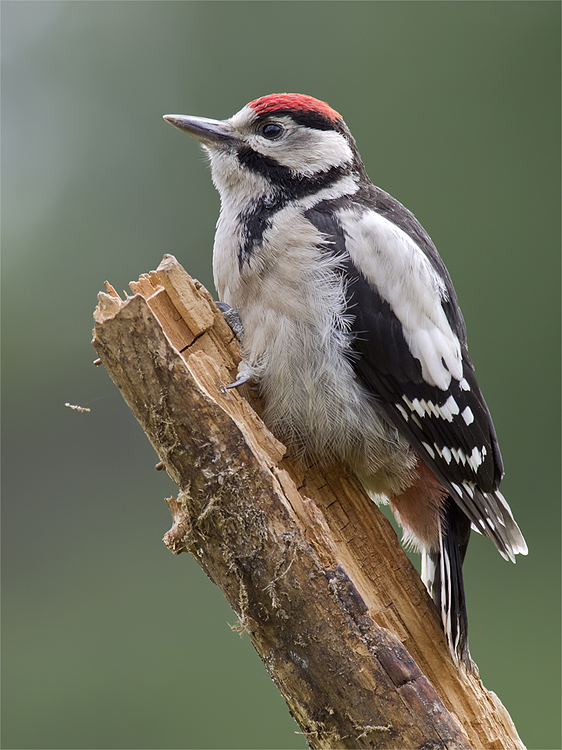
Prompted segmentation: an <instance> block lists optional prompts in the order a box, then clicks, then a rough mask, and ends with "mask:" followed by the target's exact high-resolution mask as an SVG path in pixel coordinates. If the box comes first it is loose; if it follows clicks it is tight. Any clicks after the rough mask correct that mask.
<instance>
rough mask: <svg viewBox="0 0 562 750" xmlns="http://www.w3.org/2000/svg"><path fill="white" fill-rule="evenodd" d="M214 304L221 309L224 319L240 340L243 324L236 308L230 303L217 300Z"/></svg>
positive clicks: (242, 333)
mask: <svg viewBox="0 0 562 750" xmlns="http://www.w3.org/2000/svg"><path fill="white" fill-rule="evenodd" d="M216 305H217V307H218V308H219V310H220V311H221V313H222V317H223V318H224V319H225V321H226V323H227V325H228V327H229V328H230V330H231V331H232V333H233V334H234V335H235V336H236V338H237V339H238V341H242V336H243V335H244V326H243V325H242V321H241V320H240V316H239V315H238V313H237V312H236V310H235V309H234V308H233V307H231V306H230V305H227V304H226V302H217V303H216Z"/></svg>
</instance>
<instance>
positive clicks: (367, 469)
mask: <svg viewBox="0 0 562 750" xmlns="http://www.w3.org/2000/svg"><path fill="white" fill-rule="evenodd" d="M296 334H300V335H296ZM270 342H271V346H270V347H269V350H268V351H267V356H266V359H267V364H266V365H265V367H264V368H263V370H262V372H261V374H260V376H259V383H260V390H261V393H262V396H263V399H264V406H265V409H264V421H265V422H266V424H267V426H268V427H269V428H270V429H271V431H272V432H273V433H274V434H275V435H276V436H277V437H278V438H279V439H280V440H281V441H282V442H284V443H285V444H286V445H287V447H288V448H289V450H290V452H291V453H292V454H293V455H296V456H298V457H303V458H312V459H314V460H317V461H319V462H320V463H322V464H324V465H326V464H329V463H330V462H333V461H339V462H342V463H344V464H345V465H347V466H348V467H349V468H350V469H351V470H352V471H353V472H354V473H356V474H357V475H358V476H359V477H360V478H361V479H362V481H363V482H364V484H365V485H366V486H368V489H369V491H370V492H371V493H372V494H384V495H387V494H396V493H397V492H400V491H402V490H403V489H404V488H405V487H407V486H408V485H409V484H410V482H411V479H412V471H413V468H414V466H415V463H416V458H415V455H414V454H413V452H412V450H411V448H410V446H409V444H408V443H407V442H406V441H405V440H404V438H402V437H401V436H400V434H399V433H398V431H397V430H396V428H395V427H393V426H392V425H391V424H390V423H389V422H388V421H387V420H386V419H385V417H384V415H383V413H382V412H381V410H380V407H379V405H378V401H377V397H376V395H375V394H372V393H369V392H368V391H367V390H366V389H365V388H364V387H363V386H362V385H361V383H360V382H359V381H358V380H357V378H356V376H355V373H354V370H353V366H352V364H351V361H350V359H349V356H346V353H345V347H343V346H342V345H341V344H342V341H341V333H340V332H338V331H334V332H333V340H332V341H331V342H330V337H328V339H327V341H326V345H325V346H322V345H321V343H320V342H319V341H318V336H317V334H316V333H315V332H313V331H307V330H306V328H302V329H301V330H300V331H298V332H295V331H292V333H291V335H290V336H283V329H282V328H281V329H280V330H278V331H277V335H276V336H272V337H271V339H270ZM348 354H349V352H348Z"/></svg>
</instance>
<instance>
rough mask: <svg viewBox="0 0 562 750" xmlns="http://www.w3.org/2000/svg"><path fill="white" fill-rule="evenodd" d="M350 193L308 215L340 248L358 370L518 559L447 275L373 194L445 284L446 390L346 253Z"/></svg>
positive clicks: (422, 238)
mask: <svg viewBox="0 0 562 750" xmlns="http://www.w3.org/2000/svg"><path fill="white" fill-rule="evenodd" d="M374 190H375V191H378V188H374ZM353 199H355V200H357V195H355V196H352V199H349V198H348V199H338V200H337V202H335V201H326V202H324V203H320V204H318V205H317V206H315V207H314V208H313V209H310V210H309V211H308V212H307V214H306V216H307V218H308V219H309V220H310V221H311V222H312V223H313V224H314V225H315V226H316V227H317V229H319V230H320V231H321V232H322V233H324V235H325V237H326V250H327V252H330V253H334V252H335V253H336V254H337V255H338V256H339V257H340V258H341V272H342V273H343V274H344V276H345V279H346V289H347V302H348V309H347V314H348V316H349V318H350V320H351V321H352V322H351V327H350V330H351V332H352V333H353V335H354V341H353V348H354V355H355V356H353V357H352V358H351V361H352V364H353V367H354V369H355V372H356V375H357V377H358V379H359V380H360V381H361V382H362V383H363V385H364V386H365V387H366V388H367V390H368V391H370V392H371V393H373V395H374V396H375V397H376V398H377V403H378V405H379V406H380V408H381V409H382V410H383V412H384V414H385V416H386V418H387V419H388V421H389V422H390V423H392V424H393V425H394V426H395V427H396V428H397V429H398V430H399V431H400V432H401V434H402V435H404V437H406V438H407V439H408V441H409V442H410V443H411V445H412V446H413V447H414V449H415V450H416V452H417V453H418V454H419V455H420V456H421V457H422V458H423V460H424V461H425V462H426V463H427V465H428V466H429V467H430V468H431V469H432V471H433V472H434V473H435V475H436V476H437V477H438V478H439V480H440V481H441V482H442V484H443V486H444V487H446V488H447V490H448V491H449V492H450V494H451V497H452V498H453V499H454V501H455V502H456V503H457V505H458V506H459V507H460V508H461V510H462V511H463V512H464V513H465V514H466V515H467V516H468V518H469V519H470V521H471V522H472V523H473V524H474V526H475V528H476V529H477V530H478V531H480V532H481V533H483V534H485V535H486V536H488V537H490V538H491V539H492V540H493V541H494V543H495V544H496V546H497V548H498V550H499V551H500V553H501V554H502V555H503V556H504V557H509V558H511V559H513V554H514V553H516V552H518V551H521V552H522V551H524V549H526V547H525V543H524V541H523V538H522V536H521V532H520V531H519V529H518V527H517V525H516V524H515V521H514V520H513V517H512V515H511V512H510V510H509V506H508V505H507V503H506V502H505V500H504V499H503V497H502V495H501V493H500V492H499V491H498V486H499V482H500V480H501V478H502V476H503V464H502V459H501V455H500V451H499V447H498V442H497V438H496V433H495V430H494V426H493V423H492V419H491V416H490V412H489V411H488V407H487V406H486V402H485V401H484V398H483V396H482V394H481V392H480V389H479V387H478V384H477V382H476V378H475V375H474V368H473V365H472V362H471V361H470V357H469V355H468V350H467V347H466V330H465V326H464V321H463V318H462V315H461V312H460V308H459V306H458V303H457V300H456V295H455V292H454V289H453V285H452V282H451V279H450V277H449V274H448V272H447V270H446V269H445V266H444V264H443V262H442V261H441V258H440V257H439V255H438V253H437V251H436V250H435V247H434V246H433V244H432V242H431V240H430V239H429V237H428V236H427V234H426V233H425V231H424V230H423V228H422V227H421V225H420V224H419V223H418V222H417V220H416V219H415V218H414V217H413V216H412V214H410V213H409V212H408V211H407V210H406V209H405V208H404V207H403V206H402V205H401V204H400V203H398V201H394V199H392V198H391V197H390V196H388V195H387V194H386V193H383V191H378V192H375V193H372V194H371V195H370V196H369V202H368V206H369V207H372V206H373V205H374V207H375V208H376V210H377V211H380V212H381V213H383V215H384V214H386V218H390V219H391V220H392V221H394V223H396V224H397V225H398V226H400V228H401V229H403V230H404V231H406V232H407V234H408V235H409V236H410V237H411V238H412V239H413V240H414V242H416V244H417V246H418V248H419V249H420V250H421V251H422V252H424V253H425V255H426V257H428V259H429V260H430V262H431V263H432V265H433V266H434V268H436V270H438V272H439V274H440V276H441V278H442V279H443V281H444V282H445V284H446V287H447V292H448V295H447V298H446V299H444V300H443V303H442V305H443V309H444V311H445V314H446V316H447V319H448V321H449V324H450V326H451V329H452V330H453V332H454V333H455V334H456V335H457V337H458V339H459V342H460V344H461V352H462V363H463V378H462V379H461V380H457V379H455V378H454V377H452V378H451V382H450V386H449V387H448V389H447V390H442V389H441V388H439V387H437V386H434V385H430V384H428V383H427V382H426V381H425V380H424V378H423V375H422V367H421V364H420V362H419V360H418V359H416V358H415V357H414V356H413V355H412V353H411V351H410V349H409V347H408V344H407V343H406V340H405V338H404V333H403V329H402V324H401V323H400V321H399V320H398V318H397V317H396V315H394V313H393V312H392V310H391V307H390V305H389V303H388V302H386V301H385V300H384V299H382V297H381V296H380V295H379V293H378V292H377V289H376V288H375V287H374V286H373V284H372V283H370V282H369V281H368V280H367V279H366V278H365V276H364V275H363V274H362V273H361V271H360V269H358V268H357V267H356V266H355V265H354V263H353V262H352V260H351V258H350V256H349V253H348V252H347V251H346V243H345V236H344V232H343V229H342V226H341V225H340V223H339V222H338V220H337V209H338V208H339V207H342V208H343V207H345V203H344V201H346V200H347V201H348V204H347V205H348V206H349V205H351V201H352V200H353ZM377 201H378V203H377ZM364 207H365V206H363V208H364ZM359 208H361V206H359ZM397 216H400V222H398V221H397V220H396V217H397Z"/></svg>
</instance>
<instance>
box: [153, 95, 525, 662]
mask: <svg viewBox="0 0 562 750" xmlns="http://www.w3.org/2000/svg"><path fill="white" fill-rule="evenodd" d="M164 119H165V120H167V121H168V122H169V123H171V124H172V125H174V126H175V127H177V128H179V129H180V130H182V131H183V132H185V133H188V134H189V135H191V136H193V137H194V138H196V139H197V140H198V141H199V142H200V143H201V144H202V146H203V148H204V150H205V151H206V152H207V154H208V156H209V158H210V164H211V173H212V179H213V182H214V184H215V187H216V188H217V190H218V192H219V194H220V199H221V210H220V216H219V220H218V223H217V229H216V236H215V243H214V250H213V272H214V279H215V285H216V288H217V290H218V293H219V296H220V299H221V300H222V301H223V302H224V303H226V304H227V305H228V306H230V307H231V308H233V309H234V310H235V311H236V312H237V313H238V316H239V318H240V321H241V324H242V327H243V335H242V336H241V355H242V362H241V364H240V368H239V377H238V379H237V381H236V382H235V383H234V384H233V385H239V384H241V383H242V382H245V381H247V380H251V381H253V382H254V383H255V384H256V385H257V386H258V387H259V390H260V393H261V395H262V397H263V401H264V404H265V410H264V415H263V417H264V421H265V423H266V424H267V426H268V427H269V428H270V429H271V430H272V432H273V433H274V434H275V435H276V436H277V437H278V438H279V439H280V440H281V441H283V442H284V443H285V444H286V445H287V446H288V447H289V448H290V449H291V451H292V452H293V453H294V454H297V455H300V456H303V457H309V458H314V459H316V460H319V461H320V462H322V463H324V464H326V463H329V462H330V461H331V460H337V461H340V462H343V463H344V464H345V465H346V466H348V467H349V469H350V470H351V471H352V472H353V473H354V474H355V475H356V476H357V477H358V479H359V480H360V481H361V483H362V485H363V487H364V488H365V490H366V491H367V493H368V494H369V495H370V497H371V498H372V499H373V500H374V501H375V502H377V503H386V502H388V503H390V506H391V508H392V511H393V513H394V515H395V517H396V519H397V521H398V523H399V524H400V526H401V527H402V529H403V540H404V542H405V543H407V544H408V545H410V546H412V547H413V548H415V549H416V550H418V551H419V552H421V554H422V578H423V580H424V583H425V585H426V586H427V588H428V590H429V593H430V594H431V596H432V597H433V599H434V601H435V603H436V605H437V607H438V609H439V610H440V613H441V619H442V623H443V629H444V631H445V635H446V638H447V642H448V646H449V649H450V651H451V654H452V656H453V658H454V659H455V661H456V662H457V664H458V665H460V666H462V667H463V668H464V669H466V670H467V671H472V670H473V669H474V665H473V663H472V660H471V658H470V653H469V649H468V635H467V628H468V622H467V614H466V603H465V593H464V585H463V576H462V565H463V561H464V557H465V553H466V549H467V545H468V541H469V537H470V532H471V528H474V529H475V530H476V531H478V532H480V533H481V534H484V535H485V536H487V537H489V538H490V539H491V540H492V541H493V543H494V544H495V545H496V547H497V549H498V550H499V552H500V554H501V555H502V556H503V557H504V558H505V559H509V560H512V561H513V562H515V555H516V554H518V553H519V554H523V555H524V554H527V546H526V544H525V540H524V539H523V536H522V534H521V532H520V530H519V527H518V526H517V524H516V522H515V520H514V519H513V516H512V514H511V511H510V508H509V506H508V504H507V503H506V501H505V499H504V497H503V495H502V494H501V492H500V491H499V484H500V480H501V479H502V476H503V473H504V472H503V464H502V458H501V455H500V450H499V447H498V441H497V438H496V433H495V430H494V426H493V423H492V419H491V416H490V412H489V411H488V407H487V406H486V402H485V401H484V398H483V396H482V393H481V392H480V389H479V387H478V384H477V382H476V378H475V375H474V366H473V364H472V362H471V359H470V356H469V353H468V349H467V338H466V328H465V324H464V320H463V316H462V313H461V310H460V307H459V304H458V301H457V296H456V294H455V290H454V288H453V284H452V281H451V278H450V276H449V273H448V272H447V269H446V268H445V265H444V263H443V261H442V260H441V257H440V256H439V254H438V252H437V250H436V248H435V246H434V244H433V242H432V241H431V239H430V237H429V235H428V234H427V232H426V231H425V230H424V228H423V227H422V226H421V224H420V223H419V222H418V221H417V219H416V218H415V217H414V216H413V214H412V213H410V211H408V210H407V209H406V208H405V207H404V206H403V205H402V204H400V203H399V202H398V201H397V200H395V199H394V198H392V197H391V196H390V195H389V194H388V193H385V192H384V191H383V190H381V189H380V188H378V187H376V186H375V185H373V183H372V182H371V181H370V179H369V177H368V176H367V172H366V170H365V167H364V165H363V162H362V160H361V156H360V155H359V151H358V149H357V146H356V143H355V140H354V138H353V136H352V135H351V133H350V131H349V129H348V127H347V126H346V124H345V123H344V121H343V119H342V117H341V115H339V114H338V112H336V111H335V110H334V109H332V108H331V107H330V106H329V105H328V104H326V103H325V102H322V101H319V100H318V99H315V98H313V97H311V96H305V95H302V94H271V95H268V96H263V97H261V98H259V99H255V100H254V101H252V102H250V103H249V104H247V105H246V106H245V107H243V108H242V109H241V110H240V111H239V112H237V113H236V114H235V115H234V116H232V117H231V118H230V119H227V120H211V119H207V118H202V117H191V116H185V115H165V117H164Z"/></svg>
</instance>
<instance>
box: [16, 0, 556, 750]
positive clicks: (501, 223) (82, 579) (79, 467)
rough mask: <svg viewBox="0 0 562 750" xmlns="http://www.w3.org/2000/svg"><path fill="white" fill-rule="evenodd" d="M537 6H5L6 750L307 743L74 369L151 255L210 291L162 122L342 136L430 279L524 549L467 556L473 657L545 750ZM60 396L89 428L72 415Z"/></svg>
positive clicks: (549, 56)
mask: <svg viewBox="0 0 562 750" xmlns="http://www.w3.org/2000/svg"><path fill="white" fill-rule="evenodd" d="M559 16H560V5H559V4H558V3H556V2H390V3H387V2H358V3H356V2H136V1H133V2H6V1H5V2H3V3H2V57H3V77H2V84H3V89H2V105H3V107H2V135H3V142H2V146H3V149H2V182H3V198H4V201H3V279H2V281H3V304H4V316H3V322H4V337H3V346H4V357H3V376H4V377H3V387H4V414H3V417H4V419H3V429H4V442H3V446H4V456H3V459H4V460H3V469H4V503H3V511H4V512H3V532H4V540H3V562H4V564H3V603H4V606H3V747H5V748H220V747H223V748H258V747H261V748H303V747H305V741H304V738H303V737H302V735H299V734H296V732H297V731H298V727H297V726H296V724H295V723H294V722H293V720H292V719H291V718H290V716H289V714H288V711H287V709H286V707H285V704H284V702H283V700H282V698H281V697H280V695H279V694H278V692H277V690H276V688H275V687H274V686H273V683H272V682H271V681H270V679H269V677H268V676H267V673H266V672H265V669H264V668H263V667H262V665H261V662H260V661H259V659H258V657H257V656H256V654H255V653H254V651H253V649H252V647H251V645H250V642H249V640H248V638H247V637H244V638H242V639H241V638H240V637H239V636H238V635H237V634H236V633H233V632H232V631H231V630H230V628H229V623H230V624H231V625H232V624H234V623H235V622H236V617H235V615H234V614H233V613H232V612H231V611H230V609H229V608H228V606H227V605H226V603H225V602H224V601H223V599H222V596H221V594H220V592H219V591H218V589H216V588H215V587H214V586H213V585H212V584H211V583H210V582H209V581H208V580H207V579H206V578H205V576H204V575H203V574H202V572H201V571H200V569H199V568H198V566H197V564H196V563H195V562H194V561H193V560H192V559H191V558H189V557H188V556H187V555H182V556H181V557H179V558H175V557H173V556H172V555H171V554H170V553H169V552H168V551H167V550H166V549H165V547H164V545H163V544H162V543H161V541H160V539H161V537H162V535H163V534H164V532H165V531H166V530H167V529H168V528H169V525H170V517H169V512H168V510H167V507H166V505H165V502H164V497H166V496H167V495H169V494H172V493H173V492H174V487H173V486H172V484H171V482H170V480H169V479H168V478H167V477H166V476H165V475H164V474H161V473H157V472H155V471H154V464H155V463H156V461H157V457H156V456H155V454H154V453H153V451H152V449H151V447H150V445H149V443H148V441H147V440H146V438H145V436H144V435H143V433H142V431H141V429H140V427H139V426H138V425H137V423H136V422H135V420H134V418H133V417H132V415H131V414H130V412H129V411H128V409H127V408H126V406H125V404H124V403H123V401H122V399H121V397H120V395H119V393H118V392H117V390H116V388H115V387H114V386H113V384H112V383H111V382H110V380H109V377H108V376H107V374H106V373H105V372H104V370H103V369H96V368H94V367H93V366H92V360H93V359H94V357H95V354H94V351H93V349H92V348H91V346H90V339H91V329H92V311H93V309H94V306H95V304H96V293H97V291H98V290H99V289H101V288H102V285H103V281H104V280H105V279H106V278H107V279H109V280H110V281H111V283H112V284H114V285H115V287H116V288H117V289H119V290H121V289H125V288H127V283H128V281H129V280H131V279H136V278H137V277H138V275H139V274H140V273H143V272H146V271H149V270H150V269H152V268H155V267H156V266H157V265H158V263H159V261H160V259H161V257H162V255H163V254H164V253H174V254H175V255H176V256H177V257H178V259H179V260H180V261H181V262H183V264H184V265H185V266H186V268H187V269H188V271H189V272H190V273H191V274H192V275H194V276H196V277H197V278H199V279H200V280H201V281H202V282H203V283H204V284H206V285H207V286H209V288H211V289H212V277H211V247H212V241H213V233H214V223H215V220H216V216H217V213H218V207H219V204H218V197H217V195H216V194H215V192H214V189H213V187H212V185H211V180H210V177H209V172H208V168H207V166H206V163H205V159H204V158H203V156H202V154H201V153H200V151H199V149H198V147H197V144H196V143H195V142H194V141H192V140H191V139H189V138H186V137H185V136H183V135H181V134H180V133H178V132H177V131H176V130H174V129H173V128H171V127H170V126H169V125H167V124H166V123H164V121H163V120H162V118H161V116H162V115H163V114H165V113H168V112H174V113H175V112H179V113H183V114H196V115H203V116H208V117H216V118H224V117H228V116H230V115H231V114H233V113H234V112H235V111H237V110H238V109H240V108H241V107H242V106H243V105H244V104H245V103H246V102H247V101H249V100H251V99H253V98H255V97H257V96H260V95H263V94H266V93H271V92H277V91H298V92H302V93H308V94H312V95H314V96H316V97H319V98H321V99H325V100H327V101H328V102H330V104H331V105H332V106H333V107H335V108H336V109H337V110H338V111H340V112H341V113H343V115H344V117H345V119H346V121H347V123H348V125H349V126H350V128H351V130H352V132H353V133H354V135H355V136H356V139H357V141H358V144H359V148H360V150H361V153H362V155H363V158H364V161H365V163H366V165H367V169H368V171H369V174H370V176H371V178H372V179H373V181H374V182H375V183H376V184H378V185H380V186H381V187H383V188H384V189H386V190H388V191H389V192H390V193H392V194H393V195H394V196H396V197H397V198H398V199H399V200H400V201H402V202H403V203H405V204H406V205H407V206H408V207H409V208H410V209H411V210H413V211H414V213H415V214H416V215H417V216H418V218H419V219H420V220H421V221H422V223H423V224H424V225H425V227H426V228H427V230H428V231H429V233H430V234H431V235H432V237H433V239H434V240H435V242H436V244H437V247H438V248H439V250H440V252H441V254H442V256H443V258H444V260H445V262H446V264H447V265H448V267H449V270H450V272H451V275H452V277H453V280H454V281H455V285H456V288H457V292H458V296H459V298H460V301H461V304H462V307H463V310H464V314H465V318H466V321H467V325H468V330H469V343H470V347H471V353H472V357H473V360H474V361H475V364H476V368H477V373H478V376H479V380H480V384H481V386H482V389H483V390H484V392H485V394H486V398H487V400H488V403H489V405H490V407H491V410H492V413H493V415H494V419H495V423H496V427H497V431H498V434H499V437H500V443H501V445H502V450H503V455H504V459H505V464H506V468H507V476H506V479H505V482H504V485H503V488H504V491H505V495H506V496H507V498H508V500H509V502H510V504H511V507H512V508H513V510H514V513H515V516H516V518H517V520H518V521H519V524H520V526H521V528H522V529H523V531H524V533H525V536H526V538H527V541H528V543H529V548H530V555H529V557H528V558H526V559H519V561H518V563H517V565H516V566H514V565H511V564H508V563H506V562H504V561H503V560H502V559H501V558H500V556H499V555H498V554H497V552H496V551H495V550H494V548H493V545H492V544H490V543H489V542H488V541H487V540H484V539H481V538H479V537H476V535H474V536H475V537H476V538H474V540H473V542H472V544H471V549H470V551H469V555H468V559H467V563H466V566H465V568H466V584H467V592H468V601H469V614H470V627H471V650H472V654H473V656H474V658H475V660H476V661H477V663H478V664H479V666H480V671H481V676H482V679H483V681H484V684H485V685H486V686H487V687H488V688H489V689H491V690H494V691H495V692H497V693H498V695H499V696H500V698H501V700H502V701H503V702H504V704H505V705H506V707H507V708H508V710H509V711H510V712H511V714H512V717H513V719H514V721H515V723H516V725H517V727H518V730H519V732H520V734H521V737H522V739H523V741H524V742H525V743H526V744H527V746H528V747H529V748H559V747H560V736H559V714H560V694H559V684H560V681H559V676H560V524H559V505H560V503H559V457H560V445H559V431H558V415H559V408H558V406H559V392H560V390H559V380H558V363H559V356H558V355H559V351H558V350H559V344H558V342H559V330H558V321H559V163H560V158H559V157H560V154H559V102H560V93H559V91H560V89H559V84H560V81H559V45H560V42H559V28H560V25H559V22H560V17H559ZM65 402H71V403H74V404H80V405H82V406H87V407H89V408H90V409H91V412H90V413H78V412H75V411H71V410H69V409H67V408H65V407H64V404H65Z"/></svg>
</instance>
